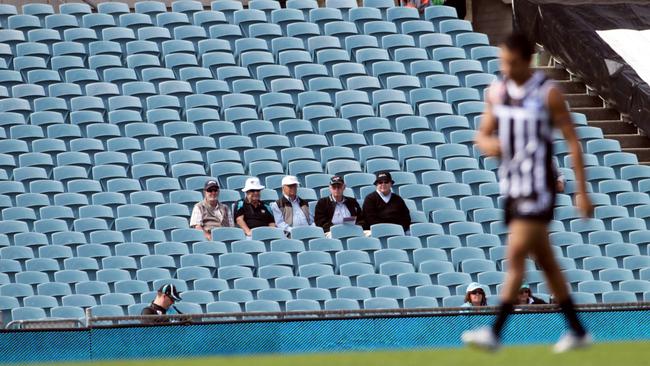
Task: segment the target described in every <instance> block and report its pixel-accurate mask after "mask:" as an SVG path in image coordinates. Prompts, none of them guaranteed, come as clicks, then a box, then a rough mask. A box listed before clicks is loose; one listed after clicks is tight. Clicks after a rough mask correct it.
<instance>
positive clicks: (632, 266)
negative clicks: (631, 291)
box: [623, 255, 650, 279]
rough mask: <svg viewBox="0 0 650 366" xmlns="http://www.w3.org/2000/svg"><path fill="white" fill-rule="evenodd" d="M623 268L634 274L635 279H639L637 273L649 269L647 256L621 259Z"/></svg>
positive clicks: (649, 261)
mask: <svg viewBox="0 0 650 366" xmlns="http://www.w3.org/2000/svg"><path fill="white" fill-rule="evenodd" d="M623 267H624V268H625V269H629V270H631V271H632V273H634V277H635V278H637V279H638V278H639V274H640V273H639V272H640V271H642V270H643V269H644V268H646V267H650V258H648V256H647V255H632V256H629V257H625V258H623Z"/></svg>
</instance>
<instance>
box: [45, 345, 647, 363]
mask: <svg viewBox="0 0 650 366" xmlns="http://www.w3.org/2000/svg"><path fill="white" fill-rule="evenodd" d="M649 360H650V342H647V341H646V342H625V343H600V344H597V345H594V346H592V347H590V348H589V349H585V350H577V351H573V352H568V353H565V354H561V355H555V354H553V353H551V351H550V346H548V345H543V346H509V347H505V348H503V349H501V350H500V351H499V352H496V353H485V352H482V351H478V350H474V349H467V348H449V349H439V350H413V351H371V352H341V353H313V354H299V355H287V354H283V355H262V356H216V357H201V358H183V359H159V360H128V361H102V362H72V363H65V364H57V365H61V366H81V365H93V366H154V365H155V366H199V365H201V366H202V365H211V366H221V365H224V366H225V365H227V366H251V365H254V366H292V365H300V366H362V365H372V366H388V365H391V366H392V365H396V366H397V365H399V366H424V365H451V366H453V365H459V366H460V365H462V366H468V365H478V366H489V365H499V366H504V365H522V366H537V365H539V366H563V365H567V366H569V365H570V366H596V365H603V366H618V365H621V366H637V365H638V366H648V365H650V361H649ZM41 365H50V366H51V365H53V364H52V363H50V364H41Z"/></svg>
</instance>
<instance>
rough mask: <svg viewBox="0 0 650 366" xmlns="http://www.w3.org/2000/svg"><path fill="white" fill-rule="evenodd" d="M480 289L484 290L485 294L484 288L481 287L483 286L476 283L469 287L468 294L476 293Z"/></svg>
mask: <svg viewBox="0 0 650 366" xmlns="http://www.w3.org/2000/svg"><path fill="white" fill-rule="evenodd" d="M479 288H480V289H481V290H483V292H485V289H484V288H483V286H481V284H479V283H476V282H472V283H470V284H469V285H468V286H467V291H466V292H472V291H474V290H476V289H479Z"/></svg>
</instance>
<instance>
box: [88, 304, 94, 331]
mask: <svg viewBox="0 0 650 366" xmlns="http://www.w3.org/2000/svg"><path fill="white" fill-rule="evenodd" d="M92 316H93V312H92V310H90V307H87V308H86V327H88V328H90V327H91V325H92V324H91V323H92V321H91V320H90V318H91V317H92Z"/></svg>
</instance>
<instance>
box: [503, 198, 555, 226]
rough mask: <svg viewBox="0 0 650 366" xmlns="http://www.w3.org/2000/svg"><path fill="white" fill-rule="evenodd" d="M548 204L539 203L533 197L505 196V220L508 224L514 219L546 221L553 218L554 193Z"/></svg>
mask: <svg viewBox="0 0 650 366" xmlns="http://www.w3.org/2000/svg"><path fill="white" fill-rule="evenodd" d="M549 202H550V203H549V204H546V205H540V204H538V202H537V201H536V200H535V199H533V198H526V197H523V198H522V197H520V198H512V197H506V202H505V210H504V211H505V218H504V219H505V222H506V224H509V223H510V222H511V221H512V220H515V219H525V220H532V221H541V222H545V223H548V222H550V221H551V220H553V205H554V203H555V195H553V196H552V198H551V200H550V201H549Z"/></svg>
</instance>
